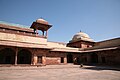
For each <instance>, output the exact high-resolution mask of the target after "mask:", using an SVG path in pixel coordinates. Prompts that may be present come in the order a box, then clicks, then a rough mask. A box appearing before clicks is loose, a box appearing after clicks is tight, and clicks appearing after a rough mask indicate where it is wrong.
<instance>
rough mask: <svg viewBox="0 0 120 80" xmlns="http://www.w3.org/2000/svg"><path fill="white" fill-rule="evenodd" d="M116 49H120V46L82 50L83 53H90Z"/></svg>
mask: <svg viewBox="0 0 120 80" xmlns="http://www.w3.org/2000/svg"><path fill="white" fill-rule="evenodd" d="M115 49H120V47H110V48H101V49H93V50H85V51H81V52H82V53H89V52H98V51H107V50H115Z"/></svg>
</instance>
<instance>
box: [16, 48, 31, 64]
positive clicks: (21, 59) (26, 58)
mask: <svg viewBox="0 0 120 80" xmlns="http://www.w3.org/2000/svg"><path fill="white" fill-rule="evenodd" d="M31 55H32V54H31V52H30V51H28V50H26V49H22V50H20V51H19V52H18V60H17V63H18V64H31Z"/></svg>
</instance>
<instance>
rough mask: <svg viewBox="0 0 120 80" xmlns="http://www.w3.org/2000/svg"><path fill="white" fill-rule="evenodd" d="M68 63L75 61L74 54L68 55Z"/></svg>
mask: <svg viewBox="0 0 120 80" xmlns="http://www.w3.org/2000/svg"><path fill="white" fill-rule="evenodd" d="M67 63H73V55H72V54H68V55H67Z"/></svg>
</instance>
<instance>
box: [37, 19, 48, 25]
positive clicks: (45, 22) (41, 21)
mask: <svg viewBox="0 0 120 80" xmlns="http://www.w3.org/2000/svg"><path fill="white" fill-rule="evenodd" d="M36 22H37V23H42V24H49V23H48V22H47V21H46V20H44V19H41V18H40V19H37V20H36Z"/></svg>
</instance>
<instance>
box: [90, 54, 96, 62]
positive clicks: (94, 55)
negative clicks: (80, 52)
mask: <svg viewBox="0 0 120 80" xmlns="http://www.w3.org/2000/svg"><path fill="white" fill-rule="evenodd" d="M91 62H92V63H98V55H97V54H96V53H92V55H91Z"/></svg>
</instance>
